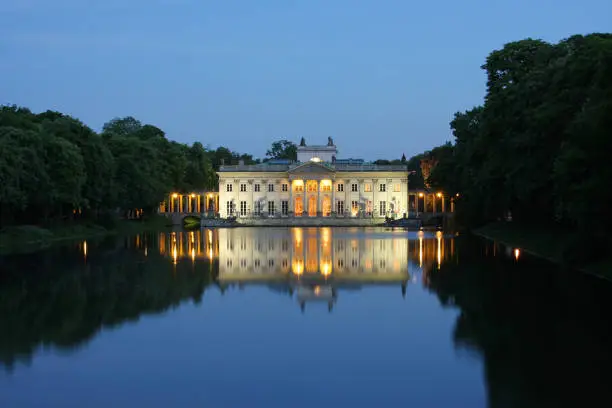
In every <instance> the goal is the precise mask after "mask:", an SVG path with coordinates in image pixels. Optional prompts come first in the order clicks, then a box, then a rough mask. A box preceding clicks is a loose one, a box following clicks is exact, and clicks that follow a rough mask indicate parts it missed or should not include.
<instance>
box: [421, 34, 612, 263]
mask: <svg viewBox="0 0 612 408" xmlns="http://www.w3.org/2000/svg"><path fill="white" fill-rule="evenodd" d="M481 68H482V69H484V70H485V71H486V74H487V92H486V95H485V100H484V105H483V106H478V107H475V108H474V109H471V110H469V111H467V112H462V113H456V114H455V117H454V120H453V121H452V122H451V128H452V131H453V134H454V137H455V143H454V145H448V146H447V147H445V148H444V149H443V150H442V151H440V152H438V155H437V157H436V159H437V165H436V166H435V167H434V168H433V170H432V174H431V177H430V181H431V183H432V185H433V186H436V187H437V188H442V189H444V190H445V191H448V192H452V193H454V192H457V193H460V194H461V199H460V201H461V202H460V204H459V205H458V206H457V208H458V211H459V214H461V215H462V216H463V218H464V220H465V221H466V222H468V223H469V224H470V225H472V226H474V225H478V224H482V223H485V222H489V221H493V220H498V219H502V218H507V217H508V215H511V217H512V220H513V221H514V222H519V223H528V224H531V225H541V226H546V227H549V226H552V227H562V228H564V229H566V230H570V231H574V232H575V234H574V237H575V238H576V239H575V241H573V242H572V243H571V246H570V247H568V253H571V252H577V253H581V254H582V255H584V256H589V257H590V256H593V255H598V254H599V255H601V254H602V253H603V252H605V251H602V250H603V249H605V248H609V247H610V243H611V240H610V230H611V227H612V221H611V217H610V208H611V207H610V204H611V203H612V201H611V198H612V188H610V185H611V184H610V183H611V180H612V166H610V163H609V160H610V158H609V155H610V153H611V152H612V137H611V136H612V134H611V133H612V34H591V35H587V36H582V35H576V36H573V37H570V38H568V39H567V40H564V41H561V42H559V43H558V44H549V43H547V42H544V41H539V40H533V39H526V40H522V41H518V42H513V43H510V44H507V45H505V46H504V47H503V48H502V49H501V50H497V51H494V52H492V53H491V54H490V55H489V56H488V58H487V60H486V63H485V64H484V65H483V66H482V67H481ZM568 245H570V243H568ZM577 246H578V247H577ZM589 248H590V249H591V250H590V251H586V250H587V249H589ZM585 251H586V252H585ZM605 255H607V254H605Z"/></svg>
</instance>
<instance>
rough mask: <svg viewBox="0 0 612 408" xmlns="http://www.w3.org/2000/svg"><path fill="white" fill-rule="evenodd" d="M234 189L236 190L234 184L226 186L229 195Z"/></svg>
mask: <svg viewBox="0 0 612 408" xmlns="http://www.w3.org/2000/svg"><path fill="white" fill-rule="evenodd" d="M233 189H234V186H233V185H232V184H226V185H225V191H227V192H228V193H229V192H232V191H233Z"/></svg>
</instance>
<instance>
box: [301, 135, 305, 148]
mask: <svg viewBox="0 0 612 408" xmlns="http://www.w3.org/2000/svg"><path fill="white" fill-rule="evenodd" d="M300 146H306V139H304V138H303V137H302V139H301V140H300Z"/></svg>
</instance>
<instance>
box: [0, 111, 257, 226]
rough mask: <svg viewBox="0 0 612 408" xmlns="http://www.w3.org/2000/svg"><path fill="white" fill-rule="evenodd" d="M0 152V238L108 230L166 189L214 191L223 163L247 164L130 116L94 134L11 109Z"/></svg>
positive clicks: (75, 123) (0, 134)
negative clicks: (17, 231)
mask: <svg viewBox="0 0 612 408" xmlns="http://www.w3.org/2000/svg"><path fill="white" fill-rule="evenodd" d="M0 152H1V154H0V229H3V231H2V232H1V233H0V234H1V235H3V236H4V238H7V237H8V235H6V234H8V232H7V231H6V228H7V227H13V226H17V225H37V226H41V227H45V228H50V229H51V230H52V231H51V232H50V234H53V231H59V230H61V228H59V227H63V228H64V229H66V228H67V229H69V228H70V227H72V228H77V229H81V230H84V229H87V228H88V227H87V223H94V224H96V225H99V226H101V227H103V228H105V229H109V228H114V227H115V225H114V224H115V223H116V221H117V219H118V218H122V216H124V215H126V214H131V215H134V214H136V215H138V216H140V215H142V214H151V213H153V212H154V211H155V209H157V207H158V205H159V203H160V202H161V201H162V200H163V199H164V197H165V195H166V194H168V192H169V191H179V192H188V191H192V190H206V189H208V190H213V189H215V188H216V186H217V180H216V174H215V169H216V168H218V166H219V165H220V164H221V163H222V162H225V163H238V161H239V160H243V161H245V162H246V163H250V162H254V160H253V157H252V156H251V155H247V154H242V155H241V154H238V153H236V152H232V151H230V150H229V149H228V148H225V147H219V148H217V149H216V150H211V149H207V148H205V147H204V146H203V145H202V144H201V143H199V142H195V143H193V144H192V145H191V146H189V145H186V144H182V143H177V142H174V141H171V140H168V139H167V138H166V135H165V133H164V132H163V131H162V130H161V129H159V128H157V127H155V126H153V125H149V124H143V123H141V122H140V121H138V120H136V119H134V118H133V117H125V118H116V119H113V120H111V121H109V122H108V123H106V124H105V125H104V127H103V129H102V132H101V133H97V132H95V131H94V130H92V129H91V128H90V127H88V126H87V125H85V124H84V123H82V122H81V121H79V120H78V119H76V118H73V117H71V116H68V115H64V114H62V113H60V112H54V111H46V112H42V113H38V114H36V113H33V112H31V111H30V110H29V109H27V108H23V107H17V106H3V107H0ZM75 223H81V225H78V226H74V224H75ZM67 226H70V227H67ZM32 231H33V230H32V229H30V232H32ZM9 232H10V231H9ZM23 233H24V231H21V234H22V235H23ZM41 234H42V235H48V234H49V232H47V233H42V232H41ZM41 234H38V235H41ZM42 235H41V236H42ZM32 236H33V237H36V236H37V234H34V233H33V235H32Z"/></svg>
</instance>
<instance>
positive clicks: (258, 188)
mask: <svg viewBox="0 0 612 408" xmlns="http://www.w3.org/2000/svg"><path fill="white" fill-rule="evenodd" d="M254 191H257V192H258V191H261V184H259V183H257V184H255V189H254Z"/></svg>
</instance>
